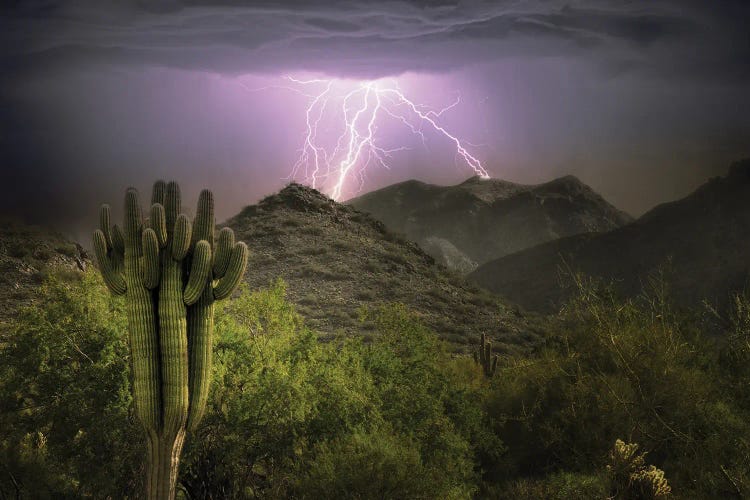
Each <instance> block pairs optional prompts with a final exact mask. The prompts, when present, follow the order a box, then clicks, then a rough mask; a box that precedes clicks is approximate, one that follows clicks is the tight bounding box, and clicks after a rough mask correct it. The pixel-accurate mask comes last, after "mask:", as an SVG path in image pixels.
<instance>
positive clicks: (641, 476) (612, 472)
mask: <svg viewBox="0 0 750 500" xmlns="http://www.w3.org/2000/svg"><path fill="white" fill-rule="evenodd" d="M606 470H607V477H608V482H609V498H626V499H631V498H632V499H642V500H653V499H657V498H666V497H668V496H670V495H671V494H672V488H671V487H670V486H669V482H668V481H667V479H666V478H665V477H664V471H663V470H661V469H658V468H656V467H655V466H653V465H648V466H647V465H646V453H638V445H637V444H635V443H625V442H624V441H622V440H621V439H618V440H617V441H615V445H614V447H613V448H612V450H610V452H609V463H608V464H607V469H606Z"/></svg>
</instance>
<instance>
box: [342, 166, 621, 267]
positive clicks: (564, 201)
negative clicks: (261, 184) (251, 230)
mask: <svg viewBox="0 0 750 500" xmlns="http://www.w3.org/2000/svg"><path fill="white" fill-rule="evenodd" d="M348 203H349V204H351V205H352V206H354V207H356V208H358V209H360V210H362V211H365V212H368V213H370V214H372V215H373V216H375V217H376V218H377V219H379V220H381V221H383V222H384V223H385V225H386V227H388V229H390V230H392V231H396V232H398V233H402V234H404V235H405V236H406V237H407V238H409V239H410V240H412V241H416V242H417V243H419V245H420V246H422V248H424V249H425V251H427V252H428V253H429V254H430V255H432V256H433V257H435V259H436V260H437V261H438V262H440V263H442V264H444V265H446V266H448V267H449V268H452V269H455V270H457V271H458V272H461V273H468V272H471V271H472V270H474V269H475V268H476V267H477V265H481V264H484V263H485V262H488V261H490V260H493V259H496V258H498V257H502V256H504V255H508V254H511V253H514V252H517V251H519V250H523V249H526V248H529V247H532V246H535V245H538V244H540V243H544V242H547V241H551V240H556V239H558V238H562V237H565V236H571V235H575V234H580V233H588V232H601V231H609V230H611V229H614V228H617V227H620V226H622V225H623V224H626V223H628V222H630V221H631V218H630V217H629V216H628V215H627V214H625V213H623V212H621V211H619V210H617V209H616V208H615V207H613V206H612V205H610V204H609V203H607V202H606V201H605V200H604V199H603V198H602V197H601V196H600V195H598V194H597V193H596V192H594V191H593V190H592V189H591V188H590V187H588V186H587V185H585V184H583V183H582V182H581V181H580V180H578V179H577V178H575V177H573V176H567V177H561V178H559V179H555V180H553V181H550V182H547V183H545V184H539V185H523V184H515V183H512V182H507V181H502V180H497V179H489V180H483V179H480V178H479V177H472V178H470V179H468V180H467V181H465V182H463V183H461V184H459V185H457V186H434V185H431V184H425V183H423V182H419V181H415V180H412V181H407V182H402V183H400V184H394V185H392V186H388V187H386V188H383V189H380V190H378V191H373V192H370V193H367V194H365V195H363V196H360V197H358V198H355V199H352V200H350V201H349V202H348Z"/></svg>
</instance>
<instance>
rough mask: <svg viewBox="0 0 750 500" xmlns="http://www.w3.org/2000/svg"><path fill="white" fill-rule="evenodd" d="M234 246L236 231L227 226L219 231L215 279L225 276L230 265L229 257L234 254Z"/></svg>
mask: <svg viewBox="0 0 750 500" xmlns="http://www.w3.org/2000/svg"><path fill="white" fill-rule="evenodd" d="M232 248H234V231H232V230H231V229H229V228H228V227H225V228H224V229H222V230H221V231H219V240H218V243H217V244H216V254H215V256H214V279H220V278H222V277H223V276H224V273H226V271H227V266H228V265H229V258H230V257H231V256H232Z"/></svg>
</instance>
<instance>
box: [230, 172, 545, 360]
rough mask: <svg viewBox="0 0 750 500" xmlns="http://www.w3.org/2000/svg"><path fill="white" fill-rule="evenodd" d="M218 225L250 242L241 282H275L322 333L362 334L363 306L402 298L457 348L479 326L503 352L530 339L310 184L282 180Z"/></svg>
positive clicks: (515, 320)
mask: <svg viewBox="0 0 750 500" xmlns="http://www.w3.org/2000/svg"><path fill="white" fill-rule="evenodd" d="M226 225H227V226H229V227H231V228H232V229H234V231H235V233H236V235H237V236H238V238H239V239H242V240H243V241H245V242H246V243H247V245H248V246H249V248H250V251H251V257H250V262H249V265H248V273H247V278H246V279H247V281H248V283H249V284H250V286H251V287H253V288H256V287H261V286H267V285H268V283H269V282H270V281H272V280H275V279H277V278H283V279H284V280H285V281H286V282H287V284H288V288H287V290H288V296H289V298H290V299H291V300H292V301H293V302H294V303H296V304H297V305H298V308H299V310H300V312H301V313H302V314H303V315H304V316H305V317H306V318H307V320H308V322H309V324H310V325H311V326H312V327H313V328H315V329H316V330H318V331H320V332H322V333H323V334H324V335H328V336H330V335H335V334H337V333H347V334H352V333H354V334H363V333H364V334H365V335H366V334H367V332H368V331H369V330H371V329H372V327H373V326H372V325H371V324H367V323H362V322H361V321H360V320H359V314H360V313H359V311H360V309H361V308H362V307H363V306H374V305H376V304H378V303H384V302H402V303H404V304H406V305H407V306H409V307H410V308H411V309H412V310H414V311H416V312H417V313H418V314H419V315H420V316H421V317H422V318H423V320H424V321H425V322H426V323H427V324H428V325H429V326H431V327H432V328H433V329H434V330H435V331H436V332H437V333H438V334H440V335H441V336H442V337H443V338H445V339H447V340H450V341H452V342H455V343H456V344H458V345H457V347H458V348H461V346H464V348H465V347H466V345H467V343H468V342H476V338H477V336H478V335H479V333H480V332H483V331H484V332H489V333H490V334H491V335H492V336H493V337H494V338H495V339H496V340H497V341H499V342H500V343H502V344H505V348H506V349H509V350H513V349H515V348H517V346H528V345H531V344H533V343H534V342H535V341H536V338H537V336H536V334H535V333H534V332H533V330H534V329H533V327H532V326H530V323H529V320H528V319H527V318H526V317H524V316H522V315H521V314H520V313H519V312H518V311H516V310H514V309H513V308H510V307H508V306H507V305H506V304H504V303H503V302H502V301H501V300H499V299H497V298H496V297H494V296H493V295H491V294H489V293H488V292H486V291H483V290H480V289H479V288H477V287H476V286H474V285H471V284H469V283H468V282H466V281H465V280H464V279H463V278H461V277H459V276H458V275H456V274H454V273H452V272H449V271H448V270H447V269H446V268H444V267H442V266H439V265H436V264H435V262H434V260H433V258H432V257H430V256H429V255H427V254H426V253H424V252H423V251H422V250H421V249H420V248H419V247H418V246H417V245H415V244H414V243H412V242H409V241H406V240H404V239H402V238H400V237H398V236H396V235H394V233H392V232H390V231H389V230H388V229H386V227H385V226H384V225H383V224H382V223H381V222H379V221H377V220H375V219H373V218H372V217H371V216H369V215H368V214H365V213H363V212H360V211H359V210H357V209H355V208H354V207H351V206H347V205H342V204H339V203H336V202H334V201H333V200H331V199H329V198H327V197H326V196H324V195H322V194H320V193H319V192H318V191H315V190H313V189H310V188H307V187H303V186H301V185H298V184H290V185H289V186H287V187H286V188H284V189H283V190H282V191H281V192H279V193H278V194H275V195H272V196H269V197H267V198H265V199H264V200H262V201H261V202H260V203H259V204H257V205H253V206H248V207H246V208H245V209H243V210H242V212H241V213H240V214H238V215H237V216H235V217H233V218H232V219H230V220H229V221H227V222H226Z"/></svg>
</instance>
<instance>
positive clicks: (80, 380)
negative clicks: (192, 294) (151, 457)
mask: <svg viewBox="0 0 750 500" xmlns="http://www.w3.org/2000/svg"><path fill="white" fill-rule="evenodd" d="M37 298H38V302H37V304H38V305H37V306H32V307H27V308H25V309H23V310H22V311H21V312H20V313H19V314H18V317H17V319H16V321H15V322H14V324H13V325H12V328H13V331H12V335H10V336H9V339H10V341H9V343H8V344H6V345H4V346H2V348H0V409H2V410H1V411H0V457H1V458H0V463H2V464H3V465H4V467H5V468H6V470H5V471H4V472H3V477H2V479H1V480H0V492H2V493H3V496H8V497H10V496H13V495H15V490H16V488H18V489H19V490H20V494H21V495H23V496H24V497H29V498H45V497H49V496H59V495H64V496H76V497H78V496H97V497H106V496H113V497H120V496H122V495H128V494H129V493H132V492H133V491H140V490H141V487H140V485H139V483H138V481H139V480H140V479H139V478H140V477H141V475H142V474H140V472H139V469H140V467H141V464H140V461H139V457H140V456H141V454H142V450H145V443H142V442H141V433H140V432H138V429H137V428H136V426H135V425H134V419H133V416H132V415H131V410H130V408H131V404H130V403H131V401H130V392H129V381H128V375H129V370H128V358H127V356H128V350H127V346H126V341H125V338H126V335H125V322H124V314H123V311H122V303H121V302H120V301H113V300H111V299H110V298H109V294H108V293H107V292H106V289H105V288H104V285H103V283H102V282H101V279H100V277H99V276H98V273H96V272H94V271H89V272H86V273H85V274H84V276H83V278H82V279H81V280H77V281H73V282H68V281H62V280H60V279H58V278H56V277H55V276H51V277H48V278H47V280H46V282H45V283H44V284H43V285H42V286H41V288H40V290H39V294H38V297H37ZM14 483H15V484H14Z"/></svg>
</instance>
